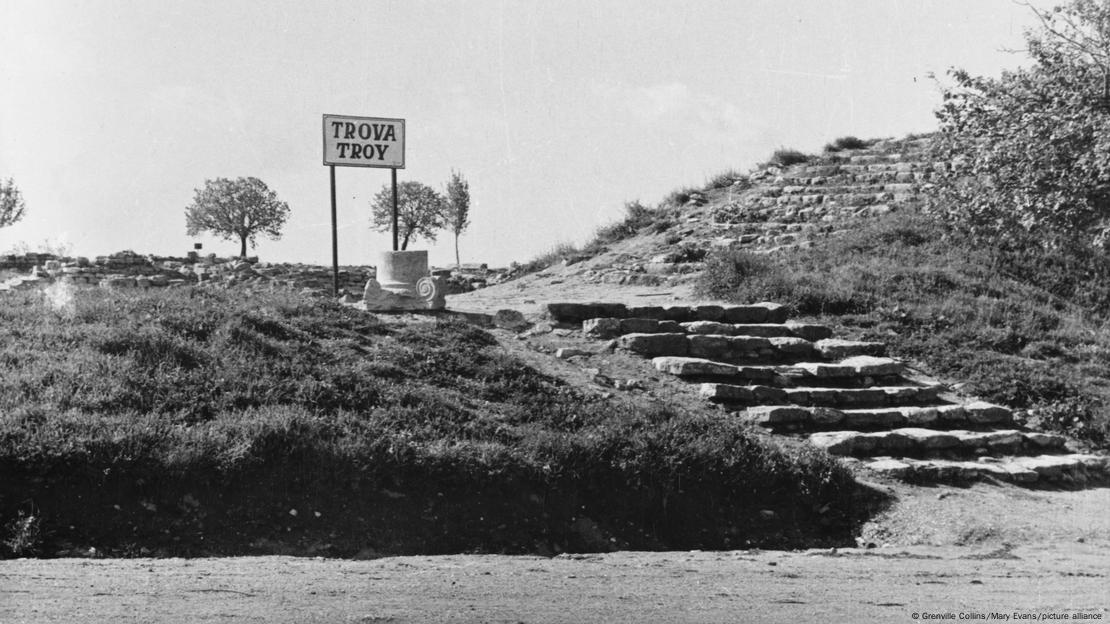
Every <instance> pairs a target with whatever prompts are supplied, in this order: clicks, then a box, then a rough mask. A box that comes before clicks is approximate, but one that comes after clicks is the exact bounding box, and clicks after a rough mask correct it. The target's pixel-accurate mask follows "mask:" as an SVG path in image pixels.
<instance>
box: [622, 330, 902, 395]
mask: <svg viewBox="0 0 1110 624" xmlns="http://www.w3.org/2000/svg"><path fill="white" fill-rule="evenodd" d="M649 335H652V334H640V336H649ZM660 335H661V334H654V336H660ZM662 335H665V334H662ZM672 336H674V339H673V340H670V339H669V341H670V342H673V346H674V348H676V349H677V348H679V345H685V344H686V343H685V341H683V342H679V339H681V338H683V336H682V335H680V334H679V335H672ZM624 338H628V336H623V337H622V339H624ZM736 338H748V337H736ZM748 339H749V340H755V339H754V338H748ZM652 365H653V366H654V367H655V370H658V371H660V372H664V373H669V374H671V375H675V376H677V377H682V378H684V379H692V380H703V379H714V380H719V381H726V380H740V381H753V380H760V379H762V380H776V385H782V386H788V385H797V384H798V383H806V382H809V381H815V380H821V381H823V382H839V383H841V384H851V383H858V384H862V385H865V386H870V385H874V383H872V382H875V381H879V380H884V379H890V378H897V377H899V376H900V375H901V373H902V370H903V366H902V364H901V363H900V362H898V361H896V360H892V359H890V358H877V357H871V356H866V355H861V356H856V357H851V358H846V359H844V360H841V361H839V362H799V363H794V364H786V365H775V364H758V365H743V364H731V363H725V362H718V361H715V360H711V359H709V358H700V357H690V356H681V355H664V356H655V357H653V358H652Z"/></svg>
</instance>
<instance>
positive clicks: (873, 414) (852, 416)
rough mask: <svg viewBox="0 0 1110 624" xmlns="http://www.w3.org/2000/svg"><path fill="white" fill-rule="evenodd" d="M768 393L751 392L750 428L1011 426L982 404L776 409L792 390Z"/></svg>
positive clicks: (996, 408)
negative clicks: (759, 426) (773, 401)
mask: <svg viewBox="0 0 1110 624" xmlns="http://www.w3.org/2000/svg"><path fill="white" fill-rule="evenodd" d="M924 388H926V387H923V389H924ZM714 390H715V391H716V393H717V396H734V397H742V396H743V392H742V391H739V390H733V389H725V390H719V389H714ZM770 390H773V389H768V390H765V391H761V392H760V393H759V394H758V395H757V394H756V392H755V391H754V390H753V391H752V397H753V401H751V402H752V403H756V402H758V401H756V400H755V398H756V397H757V396H758V397H760V398H762V399H763V401H762V402H763V403H764V404H763V405H755V406H753V407H749V408H747V410H746V411H745V412H744V416H743V417H744V418H745V419H746V420H748V421H749V422H751V423H752V424H756V425H761V426H764V427H770V428H774V429H784V430H793V431H812V430H815V429H831V428H839V429H841V430H843V429H848V428H851V429H853V430H864V429H866V430H874V429H894V428H898V427H906V426H909V427H923V428H929V429H947V428H949V427H969V426H970V427H984V426H993V425H1011V424H1013V413H1012V412H1011V411H1010V410H1009V409H1007V408H1005V407H1002V406H1000V405H993V404H991V403H984V402H981V401H976V402H973V403H968V404H966V405H952V404H947V405H928V406H914V405H889V406H884V407H870V408H860V407H855V408H851V407H830V406H822V405H797V404H793V405H787V404H785V402H784V403H779V404H777V405H776V404H773V403H772V400H773V399H774V398H777V397H781V396H783V395H786V396H785V397H784V398H785V399H786V400H787V401H789V400H790V399H791V396H790V394H789V393H790V392H791V391H794V390H795V389H782V392H781V394H778V393H774V392H771V391H770ZM796 390H798V391H800V392H803V391H805V390H806V389H805V388H799V389H796ZM820 390H821V392H822V393H823V394H826V395H828V394H831V392H835V391H837V390H840V389H832V388H822V389H820ZM869 390H872V389H871V388H865V389H862V391H863V392H867V391H869ZM874 390H884V391H886V390H897V391H898V392H902V391H904V388H874ZM707 393H708V389H706V388H705V387H704V385H703V389H702V395H703V396H707ZM929 394H930V393H929V392H927V391H926V392H923V393H922V396H923V397H927V396H929ZM891 395H896V393H894V392H892V393H891ZM887 400H889V401H897V399H895V398H894V396H889V397H888V398H887ZM926 400H927V399H926Z"/></svg>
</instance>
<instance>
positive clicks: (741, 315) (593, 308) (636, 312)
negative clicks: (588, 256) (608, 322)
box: [546, 302, 788, 324]
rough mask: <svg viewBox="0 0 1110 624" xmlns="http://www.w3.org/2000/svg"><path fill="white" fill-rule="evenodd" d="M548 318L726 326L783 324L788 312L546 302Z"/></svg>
mask: <svg viewBox="0 0 1110 624" xmlns="http://www.w3.org/2000/svg"><path fill="white" fill-rule="evenodd" d="M546 312H547V316H548V317H549V318H551V319H552V320H553V321H555V322H559V323H574V324H578V323H582V322H584V321H586V320H589V319H595V318H616V319H628V318H639V319H654V320H658V321H678V322H687V321H724V322H727V323H783V322H785V321H786V319H787V316H788V311H787V308H786V307H785V306H782V305H779V304H777V303H770V302H762V303H755V304H751V305H727V306H719V305H698V306H626V305H624V304H622V303H548V304H547V305H546Z"/></svg>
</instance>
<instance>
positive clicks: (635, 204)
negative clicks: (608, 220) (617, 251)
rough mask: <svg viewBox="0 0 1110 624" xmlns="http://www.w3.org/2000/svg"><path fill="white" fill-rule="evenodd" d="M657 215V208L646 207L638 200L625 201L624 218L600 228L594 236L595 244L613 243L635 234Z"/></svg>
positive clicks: (651, 222) (652, 221)
mask: <svg viewBox="0 0 1110 624" xmlns="http://www.w3.org/2000/svg"><path fill="white" fill-rule="evenodd" d="M658 216H659V211H658V210H653V209H651V208H648V207H647V206H645V205H643V204H641V203H640V202H639V201H631V202H625V204H624V218H623V219H621V220H620V221H618V222H616V223H613V224H611V225H607V226H604V227H602V228H600V229H599V230H598V231H597V234H596V235H595V236H594V241H595V244H596V243H613V242H616V241H619V240H624V239H626V238H629V237H632V236H635V235H636V233H637V232H639V231H640V230H641V229H643V228H645V227H647V226H649V225H652V224H653V223H654V221H655V219H656V218H657V217H658Z"/></svg>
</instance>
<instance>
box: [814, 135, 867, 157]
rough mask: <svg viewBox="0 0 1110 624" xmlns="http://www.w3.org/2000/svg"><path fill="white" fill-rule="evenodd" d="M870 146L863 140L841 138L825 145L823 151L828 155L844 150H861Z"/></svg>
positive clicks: (851, 137)
mask: <svg viewBox="0 0 1110 624" xmlns="http://www.w3.org/2000/svg"><path fill="white" fill-rule="evenodd" d="M868 145H870V143H868V142H867V141H864V140H863V139H859V138H856V137H854V136H843V137H840V138H839V139H837V140H835V141H833V142H832V143H828V144H826V145H825V151H826V152H829V153H834V152H839V151H841V150H846V149H863V148H865V147H867V146H868Z"/></svg>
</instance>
